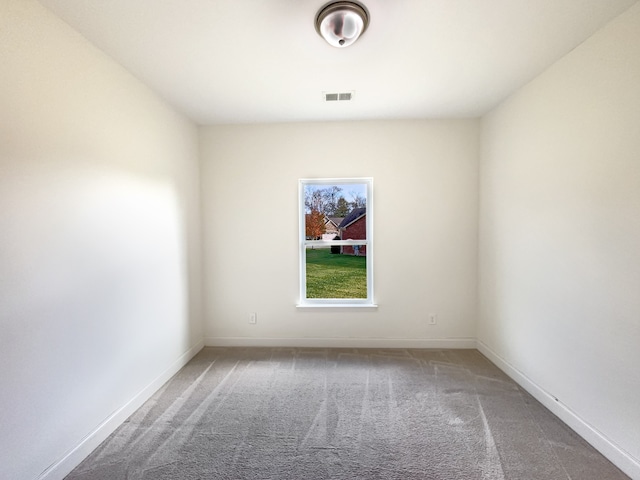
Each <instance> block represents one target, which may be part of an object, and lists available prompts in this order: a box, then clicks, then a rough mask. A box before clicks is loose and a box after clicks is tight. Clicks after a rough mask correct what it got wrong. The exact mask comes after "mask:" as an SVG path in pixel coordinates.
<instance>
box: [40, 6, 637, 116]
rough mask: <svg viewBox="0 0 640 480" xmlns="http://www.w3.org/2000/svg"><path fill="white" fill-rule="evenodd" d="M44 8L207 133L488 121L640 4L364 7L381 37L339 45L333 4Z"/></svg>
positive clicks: (373, 34)
mask: <svg viewBox="0 0 640 480" xmlns="http://www.w3.org/2000/svg"><path fill="white" fill-rule="evenodd" d="M40 1H41V3H42V4H44V5H45V6H46V7H48V8H50V9H51V10H52V11H53V12H55V13H56V14H57V15H58V16H60V17H61V18H63V19H64V20H65V21H67V22H68V23H69V24H70V25H71V26H73V27H74V28H75V29H76V30H78V31H80V32H81V33H82V34H83V35H84V36H85V37H86V38H88V39H89V40H90V41H91V42H92V43H94V44H95V45H97V46H98V47H99V48H101V49H102V50H104V51H105V52H106V53H107V54H109V55H110V56H112V57H113V58H114V59H115V60H116V61H118V62H119V63H120V64H122V65H123V66H124V67H125V68H127V69H128V70H129V71H131V72H132V73H133V74H134V75H135V76H137V77H138V78H140V79H141V80H142V81H143V82H145V83H146V84H147V85H149V86H150V87H151V88H153V89H154V90H155V91H157V92H158V93H159V94H160V95H161V96H162V97H163V98H165V99H166V100H167V101H168V102H169V103H171V104H172V105H174V106H175V107H176V108H177V109H178V110H180V111H182V112H184V113H185V114H186V115H188V116H189V117H191V118H192V119H193V120H195V121H196V122H197V123H199V124H204V125H208V124H220V123H253V122H294V121H319V120H365V119H385V118H449V117H477V116H480V115H482V114H484V113H486V112H487V111H489V110H490V109H491V108H493V107H494V106H495V105H496V104H497V103H499V102H500V101H502V100H503V99H504V98H506V97H507V96H508V95H510V94H511V93H512V92H514V91H515V90H516V89H518V88H519V87H521V86H522V85H524V84H525V83H527V82H528V81H529V80H531V79H532V78H534V77H535V76H536V75H537V74H539V73H540V72H542V71H543V70H545V69H546V68H547V67H549V66H550V65H551V64H552V63H553V62H555V61H556V60H557V59H559V58H560V57H562V56H563V55H565V54H566V53H567V52H569V51H570V50H572V49H573V48H575V47H576V46H577V45H579V44H580V43H581V42H583V41H584V40H585V39H587V38H588V37H589V36H590V35H592V34H593V33H594V32H595V31H596V30H598V29H599V28H600V27H602V26H603V25H604V24H606V23H607V22H609V21H610V20H612V19H613V18H614V17H616V16H617V15H619V14H620V13H622V12H623V11H625V10H626V9H627V8H629V7H630V6H631V5H633V4H634V3H636V0H393V1H392V0H363V3H364V4H365V5H366V7H367V9H368V10H369V13H370V16H371V24H370V27H369V29H368V30H367V31H366V32H365V34H364V35H363V36H362V38H361V39H360V40H359V41H358V42H356V43H355V44H354V45H352V46H350V47H348V48H345V49H337V48H334V47H331V46H329V45H328V44H327V43H325V42H324V40H323V39H322V38H320V37H319V36H318V34H317V33H316V31H315V29H314V19H315V15H316V13H317V11H318V10H319V9H320V7H322V6H323V5H324V4H325V3H326V2H325V0H269V1H267V0H40ZM351 90H354V91H355V95H354V99H353V101H351V102H328V103H327V102H325V101H324V98H323V92H336V91H340V92H342V91H351Z"/></svg>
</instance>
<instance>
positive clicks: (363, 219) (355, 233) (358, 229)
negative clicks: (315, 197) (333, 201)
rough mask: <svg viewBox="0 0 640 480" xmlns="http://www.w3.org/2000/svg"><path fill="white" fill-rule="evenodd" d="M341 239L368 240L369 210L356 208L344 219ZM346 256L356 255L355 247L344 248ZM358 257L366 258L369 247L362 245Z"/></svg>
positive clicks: (341, 225)
mask: <svg viewBox="0 0 640 480" xmlns="http://www.w3.org/2000/svg"><path fill="white" fill-rule="evenodd" d="M339 229H340V238H341V239H342V240H366V238H367V209H366V208H354V209H353V211H352V212H351V213H350V214H349V215H347V216H346V217H344V220H342V222H341V223H340V226H339ZM342 253H343V254H344V255H355V251H354V247H352V246H351V245H345V246H343V247H342ZM358 255H361V256H366V255H367V247H366V245H361V246H360V248H359V251H358Z"/></svg>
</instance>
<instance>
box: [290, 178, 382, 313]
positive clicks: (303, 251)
mask: <svg viewBox="0 0 640 480" xmlns="http://www.w3.org/2000/svg"><path fill="white" fill-rule="evenodd" d="M372 192H373V179H371V178H332V179H303V180H300V182H299V211H300V233H299V247H300V303H299V306H301V307H307V306H319V307H322V306H324V307H326V306H340V307H344V306H369V307H372V306H375V305H374V302H373V202H372Z"/></svg>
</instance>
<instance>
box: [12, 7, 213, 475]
mask: <svg viewBox="0 0 640 480" xmlns="http://www.w3.org/2000/svg"><path fill="white" fill-rule="evenodd" d="M0 65H1V67H0V70H1V72H2V73H1V74H0V298H1V301H0V363H1V365H2V367H1V368H0V390H1V392H2V393H0V412H1V413H0V477H2V478H7V479H9V478H11V479H32V478H36V477H38V476H39V475H41V474H42V473H43V472H45V470H46V469H48V467H51V468H50V469H49V470H47V472H48V473H46V474H45V476H46V477H47V478H61V477H62V476H63V475H64V474H65V473H66V471H67V470H68V468H70V467H73V466H74V464H75V463H77V462H78V461H79V460H80V459H82V457H83V456H84V455H85V454H87V453H88V452H89V451H90V450H91V448H92V447H93V446H95V445H96V442H97V440H99V439H100V437H101V436H104V434H106V433H108V430H109V429H110V428H113V427H114V426H115V425H117V423H118V422H119V421H122V420H123V419H124V415H126V413H127V411H129V410H130V409H131V408H132V407H134V406H136V405H137V404H139V402H140V401H142V400H144V399H145V396H146V395H148V394H149V393H150V392H151V391H153V390H154V389H155V388H158V387H159V386H160V382H162V380H163V379H165V378H166V377H167V376H168V375H169V374H170V373H171V372H172V371H174V370H175V369H176V368H177V367H178V366H180V364H181V363H182V362H183V361H184V360H185V359H186V358H187V357H188V356H189V355H191V354H192V353H193V351H194V350H195V349H197V348H198V344H199V343H200V344H201V341H202V325H201V320H200V318H199V317H200V285H199V272H198V268H199V253H198V252H199V233H198V229H199V209H198V195H199V192H198V185H199V182H198V140H197V135H198V131H197V128H196V127H195V126H194V125H193V124H192V123H191V122H189V121H187V120H186V119H185V118H184V117H182V116H180V115H178V114H176V113H175V112H174V111H172V110H171V109H170V108H168V107H167V106H166V105H165V104H163V102H161V101H160V100H159V99H158V98H157V97H156V96H155V95H154V94H152V93H151V92H150V91H149V90H148V89H147V88H146V87H144V86H143V85H142V84H141V83H140V82H138V81H137V80H136V79H134V78H133V77H132V76H130V75H129V74H128V73H126V72H125V71H124V70H123V69H122V68H121V67H120V66H118V65H117V64H115V63H114V62H113V61H112V60H110V59H109V58H107V57H106V56H105V55H104V54H103V53H102V52H100V51H99V50H97V49H95V48H94V47H92V46H91V45H89V44H88V43H87V42H86V41H85V40H84V39H83V38H82V37H81V36H80V35H79V34H77V33H76V32H74V31H73V30H71V29H70V28H69V27H68V26H67V25H66V24H65V23H63V22H62V21H61V20H59V19H58V18H57V17H55V16H53V15H52V14H50V13H49V12H48V11H47V10H45V9H44V8H43V7H42V6H41V5H40V4H38V3H37V2H35V1H32V0H3V1H2V3H1V5H0ZM114 413H115V416H114V417H111V415H113V414H114ZM105 421H106V424H103V422H105ZM101 424H102V425H101ZM100 426H101V428H99V427H100ZM91 435H94V436H93V437H92V436H91ZM76 448H77V450H75V451H73V449H76ZM67 455H68V456H67ZM66 456H67V457H66Z"/></svg>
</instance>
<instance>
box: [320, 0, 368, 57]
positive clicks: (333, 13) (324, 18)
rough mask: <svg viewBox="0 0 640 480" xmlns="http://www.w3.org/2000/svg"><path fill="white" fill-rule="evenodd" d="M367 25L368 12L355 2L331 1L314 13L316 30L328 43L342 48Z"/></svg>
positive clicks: (363, 30) (351, 41)
mask: <svg viewBox="0 0 640 480" xmlns="http://www.w3.org/2000/svg"><path fill="white" fill-rule="evenodd" d="M368 26H369V12H367V9H366V8H365V7H364V6H363V5H361V4H359V3H356V2H331V3H329V4H327V5H325V6H324V7H322V8H321V9H320V11H319V12H318V15H316V31H317V32H318V34H320V36H321V37H322V38H324V39H325V40H326V41H327V42H328V43H329V45H332V46H334V47H337V48H344V47H348V46H349V45H351V44H352V43H353V42H355V41H356V40H357V39H358V38H359V37H360V35H362V34H363V33H364V32H365V30H366V29H367V27H368Z"/></svg>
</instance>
